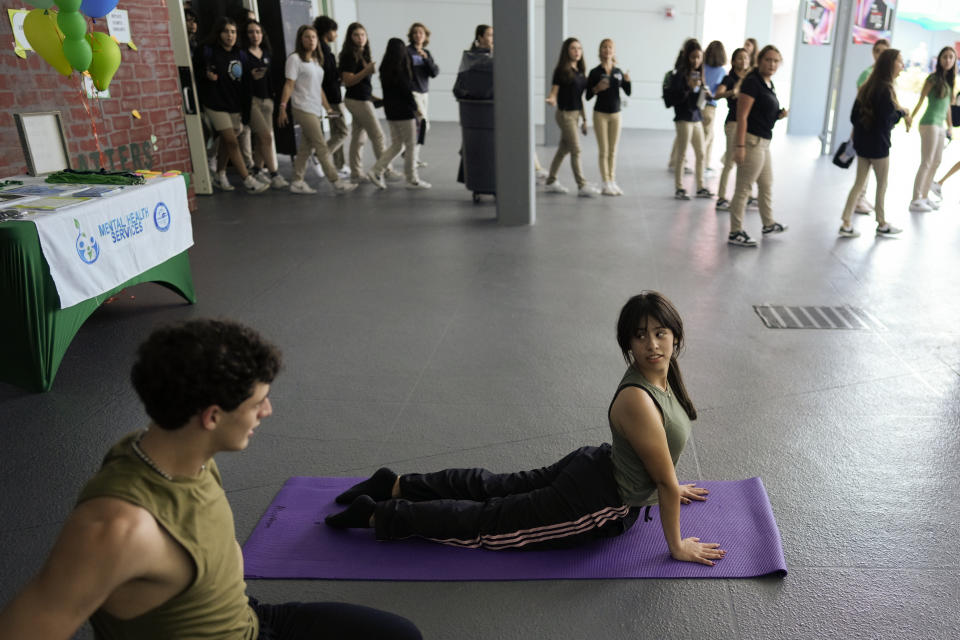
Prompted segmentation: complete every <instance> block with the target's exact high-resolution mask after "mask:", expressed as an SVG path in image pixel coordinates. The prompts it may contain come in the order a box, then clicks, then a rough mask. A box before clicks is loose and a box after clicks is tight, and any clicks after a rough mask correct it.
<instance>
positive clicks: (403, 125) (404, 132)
mask: <svg viewBox="0 0 960 640" xmlns="http://www.w3.org/2000/svg"><path fill="white" fill-rule="evenodd" d="M387 125H388V126H389V127H390V146H389V147H387V148H386V149H384V151H383V153H381V154H380V157H379V158H377V163H376V164H375V165H373V173H375V174H377V175H380V174H381V173H382V172H383V171H384V170H385V169H386V168H387V167H388V166H390V163H391V162H392V161H393V159H394V158H396V157H397V156H398V155H400V152H401V151H403V150H406V153H405V154H404V155H403V172H404V174H405V175H406V178H407V182H410V183H416V182H418V181H419V180H420V178H419V177H418V176H417V165H416V159H415V158H414V154H413V152H412V149H413V148H414V147H415V146H416V144H417V121H416V119H410V120H387Z"/></svg>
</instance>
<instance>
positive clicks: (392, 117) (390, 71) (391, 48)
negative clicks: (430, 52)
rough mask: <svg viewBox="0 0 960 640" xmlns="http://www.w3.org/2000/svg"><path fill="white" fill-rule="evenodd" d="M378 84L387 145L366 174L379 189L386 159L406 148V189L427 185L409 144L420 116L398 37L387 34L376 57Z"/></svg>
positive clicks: (413, 140) (387, 163) (414, 138)
mask: <svg viewBox="0 0 960 640" xmlns="http://www.w3.org/2000/svg"><path fill="white" fill-rule="evenodd" d="M380 86H381V87H382V88H383V110H384V112H385V113H386V116H387V124H389V125H390V146H389V147H387V148H386V149H385V150H384V152H383V153H382V154H380V157H379V158H378V159H377V163H376V164H375V165H373V169H371V170H370V173H368V174H367V179H368V180H370V182H372V183H373V184H375V185H376V186H377V187H378V188H380V189H386V188H387V184H386V183H385V182H384V181H383V172H384V170H385V169H386V168H387V167H388V166H390V162H391V161H392V160H393V159H394V158H396V157H397V156H398V155H400V152H401V151H404V150H405V151H406V153H404V156H403V164H404V167H403V168H404V172H405V174H406V177H407V188H408V189H429V188H430V183H429V182H424V181H423V180H421V179H420V177H419V176H418V175H417V164H416V160H415V158H414V153H413V147H414V146H415V145H416V142H417V121H418V120H420V118H422V117H423V114H421V113H420V109H419V108H418V107H417V101H416V100H415V99H414V97H413V69H412V65H411V63H410V54H409V52H408V51H407V46H406V45H405V44H403V40H401V39H400V38H390V40H389V41H387V49H386V51H385V52H384V54H383V60H381V61H380Z"/></svg>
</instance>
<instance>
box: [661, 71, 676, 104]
mask: <svg viewBox="0 0 960 640" xmlns="http://www.w3.org/2000/svg"><path fill="white" fill-rule="evenodd" d="M674 71H675V70H674V69H670V71H667V72H666V73H665V74H664V76H663V92H662V94H661V97H662V98H663V106H665V107H666V108H667V109H669V108H670V107H672V106H674V104H675V102H674V97H673V92H672V91H671V90H670V85H671V84H673V74H674Z"/></svg>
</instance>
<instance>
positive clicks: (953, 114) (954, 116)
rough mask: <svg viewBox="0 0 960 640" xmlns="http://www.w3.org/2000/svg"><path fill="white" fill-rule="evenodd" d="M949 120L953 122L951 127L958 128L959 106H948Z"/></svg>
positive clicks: (959, 118) (959, 125) (959, 123)
mask: <svg viewBox="0 0 960 640" xmlns="http://www.w3.org/2000/svg"><path fill="white" fill-rule="evenodd" d="M950 119H951V120H953V126H955V127H960V104H954V105H950Z"/></svg>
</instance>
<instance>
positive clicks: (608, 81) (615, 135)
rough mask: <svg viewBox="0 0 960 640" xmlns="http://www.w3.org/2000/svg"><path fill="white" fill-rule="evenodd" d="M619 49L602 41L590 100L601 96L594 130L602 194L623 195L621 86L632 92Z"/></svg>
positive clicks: (589, 83)
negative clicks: (620, 172)
mask: <svg viewBox="0 0 960 640" xmlns="http://www.w3.org/2000/svg"><path fill="white" fill-rule="evenodd" d="M616 63H617V59H616V48H615V47H614V44H613V40H611V39H610V38H605V39H603V40H601V41H600V64H599V65H597V66H596V67H594V68H593V69H591V70H590V75H589V76H587V100H590V99H591V98H593V97H594V96H596V97H597V104H596V105H595V106H594V107H593V132H594V133H595V134H596V136H597V150H598V151H599V155H600V179H601V180H602V181H603V188H602V190H601V193H602V194H603V195H605V196H622V195H623V190H621V189H620V187H619V186H617V180H616V178H617V143H618V142H619V140H620V89H623V92H624V93H625V94H627V95H630V89H631V85H630V75H629V74H626V73H624V72H623V71H621V70H620V68H619V67H617V66H616Z"/></svg>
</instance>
